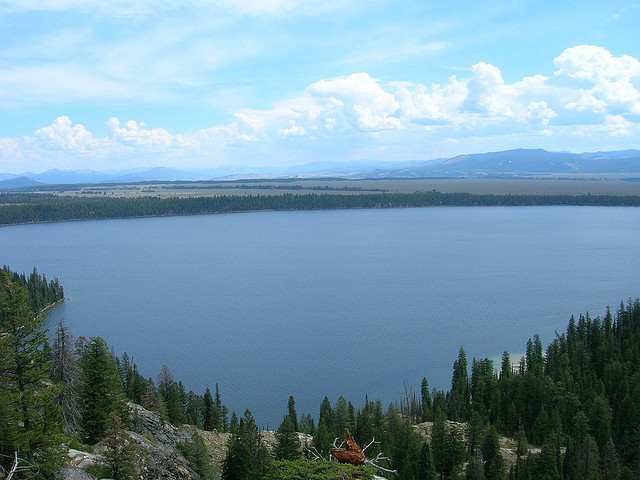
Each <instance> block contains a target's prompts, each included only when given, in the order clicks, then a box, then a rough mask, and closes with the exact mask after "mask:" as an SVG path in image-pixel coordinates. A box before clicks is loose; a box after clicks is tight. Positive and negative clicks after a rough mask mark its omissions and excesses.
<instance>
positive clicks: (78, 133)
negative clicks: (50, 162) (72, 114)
mask: <svg viewBox="0 0 640 480" xmlns="http://www.w3.org/2000/svg"><path fill="white" fill-rule="evenodd" d="M34 138H35V139H36V140H37V141H39V144H40V146H42V147H43V148H50V149H52V150H58V149H60V150H73V151H84V150H86V149H87V147H91V146H92V144H93V135H92V134H91V132H89V131H87V130H86V129H85V128H84V126H82V125H74V126H72V125H71V120H70V119H69V117H66V116H63V117H58V118H57V119H56V120H55V121H54V122H53V124H51V125H49V126H47V127H42V128H40V129H38V130H36V132H35V134H34Z"/></svg>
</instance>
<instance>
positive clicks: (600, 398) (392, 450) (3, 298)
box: [0, 266, 640, 480]
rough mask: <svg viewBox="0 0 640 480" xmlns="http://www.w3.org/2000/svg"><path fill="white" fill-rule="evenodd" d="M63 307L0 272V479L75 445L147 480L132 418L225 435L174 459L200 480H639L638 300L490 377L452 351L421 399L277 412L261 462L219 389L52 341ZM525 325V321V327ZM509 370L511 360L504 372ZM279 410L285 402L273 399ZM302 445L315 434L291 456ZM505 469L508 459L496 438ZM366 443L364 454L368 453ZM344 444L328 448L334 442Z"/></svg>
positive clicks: (53, 295)
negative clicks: (341, 461)
mask: <svg viewBox="0 0 640 480" xmlns="http://www.w3.org/2000/svg"><path fill="white" fill-rule="evenodd" d="M62 298H63V291H62V287H60V286H59V285H58V282H57V280H55V279H54V280H52V281H50V282H47V281H46V278H45V277H44V275H42V276H41V275H40V274H39V273H38V272H37V271H36V270H35V269H34V271H33V272H32V273H31V274H30V275H29V276H26V275H24V274H21V275H19V274H16V273H14V272H12V271H11V270H10V269H9V268H8V267H6V266H5V267H4V268H3V269H2V270H0V478H2V477H3V476H4V478H53V475H54V473H55V472H56V471H57V470H58V469H59V468H60V467H61V466H62V465H63V464H64V462H65V457H66V455H65V454H66V450H67V449H68V448H69V447H71V446H73V447H74V448H78V449H86V450H90V449H92V448H94V446H95V445H98V444H100V445H103V446H104V448H105V450H104V451H105V454H104V457H105V460H104V464H103V465H100V466H96V468H95V469H94V471H93V473H94V474H95V475H96V476H98V478H114V479H128V478H145V477H143V476H141V475H142V474H141V472H140V471H139V465H140V461H139V455H140V452H136V451H135V449H134V448H133V445H132V442H131V441H127V440H126V438H127V437H126V431H127V429H128V428H130V427H131V415H130V409H131V405H132V404H133V403H136V404H139V405H141V406H143V407H144V408H146V409H148V410H150V411H154V412H158V414H159V415H160V416H161V418H163V419H164V421H166V422H168V423H170V424H172V425H180V424H184V423H187V424H191V425H194V426H197V427H198V428H199V429H200V430H201V431H211V432H229V433H230V434H231V435H230V438H229V441H228V444H227V449H226V455H225V458H224V461H223V462H222V464H221V465H214V464H213V463H212V462H211V461H210V458H209V456H208V455H207V454H206V448H205V446H204V445H203V442H202V440H201V439H199V437H196V438H195V439H194V441H193V442H191V443H189V444H185V445H181V446H180V448H181V449H182V451H183V452H184V455H185V456H186V457H187V458H188V459H189V462H190V464H191V467H192V469H193V471H194V472H196V473H197V475H198V476H199V478H222V479H228V480H235V479H285V480H286V479H305V478H310V479H327V480H329V479H333V478H371V477H372V475H373V474H374V473H376V474H378V475H384V476H386V477H387V478H400V479H443V480H444V479H469V480H482V479H485V480H495V479H505V480H506V479H513V480H534V479H550V480H561V479H562V480H564V479H566V480H574V479H575V480H577V479H594V480H595V479H602V480H609V479H610V480H614V479H618V480H632V479H637V478H639V476H640V368H639V367H640V301H639V300H637V299H636V300H628V301H627V302H626V303H624V302H622V303H620V305H619V307H618V308H617V310H615V311H613V312H611V311H610V310H607V313H606V315H605V316H604V318H599V317H597V318H590V316H589V315H588V314H584V315H579V316H578V317H577V318H574V317H571V318H570V319H569V321H568V325H567V328H566V331H564V332H561V333H558V334H557V336H556V338H555V339H554V340H553V341H552V342H551V343H550V344H549V345H547V346H546V348H545V347H544V346H543V345H542V342H541V340H540V338H539V337H538V336H537V335H533V336H532V337H531V338H530V339H529V341H528V342H527V343H526V345H525V348H524V350H525V352H526V353H525V355H524V356H523V357H522V358H518V359H512V358H511V357H510V355H509V353H508V352H504V353H503V355H502V359H501V364H500V365H494V364H493V361H492V360H490V359H488V358H481V359H475V358H474V359H471V360H469V359H468V358H467V356H466V352H465V350H464V348H462V347H461V348H460V350H459V352H458V353H457V358H456V359H455V360H454V361H453V366H452V376H451V388H450V389H449V390H448V391H442V390H438V389H432V388H430V386H429V382H428V380H427V378H426V377H425V378H424V379H423V380H422V383H421V385H420V389H419V391H414V389H413V388H411V387H407V386H405V395H403V397H402V398H400V399H398V401H397V402H394V403H392V404H390V405H387V406H385V405H383V404H382V402H381V401H379V400H373V399H369V398H367V397H366V396H365V398H364V399H360V402H362V404H359V403H358V402H356V404H355V405H358V406H355V405H354V403H352V401H348V400H347V399H345V398H344V397H339V398H338V399H336V400H335V402H334V403H332V402H331V401H330V399H329V398H327V397H325V398H324V400H323V401H322V403H321V405H319V415H318V416H317V417H314V416H312V415H311V414H307V413H303V414H301V415H299V414H298V412H297V411H296V407H295V399H294V398H293V397H292V396H289V397H288V402H286V405H285V402H283V420H282V423H281V425H280V426H279V428H278V430H277V432H276V433H275V438H276V441H275V444H274V445H273V446H272V447H269V448H268V447H267V445H266V444H265V442H264V441H263V439H262V437H261V435H260V430H259V428H258V427H257V425H256V423H255V421H254V419H253V415H252V413H251V412H250V411H248V410H246V411H244V412H243V413H238V414H237V413H236V412H235V411H231V412H230V411H229V409H228V408H227V407H226V406H225V405H224V404H223V402H222V400H221V393H220V391H219V387H218V385H215V386H214V387H213V388H212V389H211V388H207V389H206V390H205V391H204V392H202V393H201V394H200V393H194V392H193V391H188V392H187V391H186V388H185V386H184V384H182V382H180V381H176V380H175V379H174V378H173V376H172V374H171V371H170V369H169V367H167V366H164V367H163V368H162V370H161V372H159V374H158V376H157V378H156V379H155V380H154V379H152V378H145V377H143V376H142V375H141V374H140V372H139V368H138V366H137V365H136V364H135V363H134V362H133V361H132V357H131V356H129V355H128V354H126V353H125V354H123V355H122V356H121V357H117V356H115V355H114V353H113V351H112V350H111V349H110V348H109V346H108V344H107V342H106V341H105V340H104V339H102V338H100V337H91V338H89V339H87V338H84V337H82V336H80V337H78V338H74V337H73V336H72V335H71V333H70V332H69V329H68V327H67V326H66V325H65V324H64V322H60V323H59V324H58V325H57V326H56V329H55V332H51V333H50V332H48V331H47V329H46V327H45V316H44V315H43V314H42V311H43V310H44V309H45V308H46V307H47V306H48V305H51V304H53V303H55V302H57V301H59V300H60V299H62ZM525 320H526V319H523V323H526V322H525ZM514 360H515V361H514ZM283 398H284V399H286V398H287V396H286V393H285V392H283ZM345 429H348V430H349V431H350V432H351V434H352V435H353V438H354V439H355V441H356V442H357V443H358V445H360V446H363V447H364V446H368V447H370V448H369V449H367V450H366V456H367V458H368V459H376V460H377V461H376V462H375V463H376V464H377V465H378V466H380V467H382V468H383V469H384V470H386V471H394V472H395V473H385V472H384V471H383V470H380V469H376V468H375V467H374V466H371V465H364V466H362V465H361V466H355V467H354V469H355V470H353V469H352V470H341V472H342V473H341V474H340V475H338V474H337V473H336V470H335V467H334V466H335V465H336V464H335V463H333V462H330V461H329V450H330V449H331V448H334V447H335V446H337V445H336V439H342V438H344V436H345ZM297 432H302V433H306V434H308V435H310V437H309V438H312V440H311V443H310V444H307V445H305V448H304V449H302V450H301V449H300V441H299V437H298V433H297ZM504 438H507V439H510V440H511V441H512V442H513V445H514V451H515V457H514V458H513V459H511V460H507V459H505V456H504V455H503V451H504V449H503V448H502V445H501V439H504ZM374 439H375V442H374V443H372V441H373V440H374ZM339 441H340V440H338V442H339Z"/></svg>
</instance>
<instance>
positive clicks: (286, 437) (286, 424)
mask: <svg viewBox="0 0 640 480" xmlns="http://www.w3.org/2000/svg"><path fill="white" fill-rule="evenodd" d="M273 454H274V457H275V458H276V460H295V459H297V458H300V441H299V440H298V433H297V431H296V429H294V427H293V422H292V421H291V417H290V416H289V415H286V416H285V417H284V420H283V421H282V423H281V424H280V426H279V427H278V431H277V432H276V445H275V447H274V450H273Z"/></svg>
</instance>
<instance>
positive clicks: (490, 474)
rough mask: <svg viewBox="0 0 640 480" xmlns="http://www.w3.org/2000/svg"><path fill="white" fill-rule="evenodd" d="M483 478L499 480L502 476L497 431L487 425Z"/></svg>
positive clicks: (483, 448) (502, 468) (483, 453)
mask: <svg viewBox="0 0 640 480" xmlns="http://www.w3.org/2000/svg"><path fill="white" fill-rule="evenodd" d="M482 456H483V458H484V478H485V480H501V479H502V478H503V476H504V459H503V458H502V454H501V453H500V441H499V438H498V431H497V430H496V429H495V427H494V426H491V427H489V429H488V431H487V435H486V436H485V439H484V443H483V445H482ZM554 463H555V462H554Z"/></svg>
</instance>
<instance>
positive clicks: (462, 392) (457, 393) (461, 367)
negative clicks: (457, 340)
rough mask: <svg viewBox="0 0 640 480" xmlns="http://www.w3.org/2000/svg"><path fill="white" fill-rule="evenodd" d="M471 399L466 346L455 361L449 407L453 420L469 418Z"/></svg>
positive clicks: (461, 349)
mask: <svg viewBox="0 0 640 480" xmlns="http://www.w3.org/2000/svg"><path fill="white" fill-rule="evenodd" d="M470 400H471V394H470V390H469V372H468V369H467V354H466V352H465V351H464V348H462V347H460V351H459V353H458V359H457V360H456V361H455V362H454V363H453V377H452V379H451V391H450V392H449V404H448V407H449V416H450V418H451V420H454V421H457V422H460V421H465V420H468V418H469V404H470Z"/></svg>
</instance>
